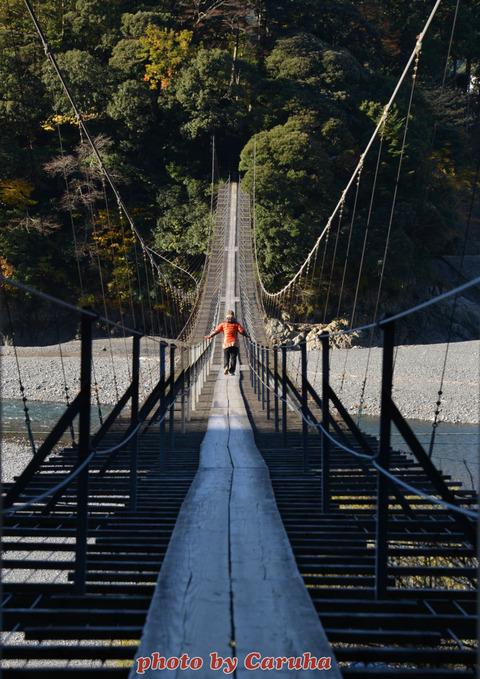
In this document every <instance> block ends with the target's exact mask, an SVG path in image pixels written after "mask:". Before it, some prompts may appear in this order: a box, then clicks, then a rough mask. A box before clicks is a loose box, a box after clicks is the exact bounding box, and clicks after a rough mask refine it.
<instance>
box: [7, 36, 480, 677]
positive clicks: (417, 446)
mask: <svg viewBox="0 0 480 679" xmlns="http://www.w3.org/2000/svg"><path fill="white" fill-rule="evenodd" d="M38 29H39V33H40V36H41V37H42V33H41V29H40V27H39V26H38ZM425 30H426V29H425ZM421 37H422V36H420V37H419V43H420V42H421ZM44 47H45V52H46V55H47V57H48V58H49V59H50V60H51V61H52V63H53V66H54V68H56V69H58V67H57V65H56V62H55V59H54V57H53V55H52V54H51V51H50V48H49V46H48V43H47V42H46V40H44ZM418 53H419V47H418V44H417V47H416V49H415V52H414V53H413V55H412V58H411V60H410V61H409V64H408V66H407V68H406V70H405V73H407V71H408V69H409V68H411V66H412V63H413V62H414V61H415V59H416V58H418ZM60 75H61V74H60ZM404 76H405V74H404ZM64 86H65V87H67V85H66V84H65V83H64ZM393 99H394V96H392V99H391V101H390V102H389V104H388V105H387V106H386V107H385V110H384V113H383V116H382V118H381V120H380V122H379V124H378V127H377V129H376V130H375V132H374V135H373V136H372V140H371V142H370V143H369V145H368V146H367V149H366V152H365V154H364V155H363V156H362V159H361V161H360V163H359V165H358V167H357V169H356V170H355V172H354V174H353V175H352V180H351V181H350V184H349V185H348V187H347V189H346V191H345V192H344V194H343V195H342V199H341V200H340V202H339V204H338V205H337V207H336V208H335V210H334V212H333V215H332V217H331V218H330V220H329V222H328V224H327V227H326V228H325V230H324V232H323V233H322V234H321V236H320V237H319V239H318V240H317V242H316V243H315V246H314V248H313V249H312V251H311V252H310V254H309V256H308V257H307V259H306V260H305V262H304V263H303V264H302V265H301V266H300V267H299V268H298V272H297V274H296V275H295V276H294V277H293V278H292V280H291V281H290V283H289V284H287V285H286V286H285V287H284V289H283V290H281V291H280V292H279V293H269V292H268V291H267V290H266V288H265V287H264V285H263V283H262V282H261V277H260V273H259V270H258V260H257V257H256V241H255V238H254V236H255V224H254V222H255V219H254V214H252V212H251V207H252V196H251V195H249V194H248V193H247V192H245V191H244V190H243V188H242V184H241V182H237V181H233V180H228V181H226V182H224V183H221V184H219V187H218V193H217V196H216V200H215V210H214V211H213V210H212V224H211V233H210V235H209V243H208V257H207V259H206V262H205V265H204V267H203V269H202V273H201V276H200V277H199V278H200V280H197V279H195V278H194V277H193V276H192V275H191V274H190V273H189V272H188V271H184V270H182V273H183V274H185V273H186V274H188V276H189V277H190V278H191V279H192V280H193V281H194V282H195V291H194V292H192V291H191V286H190V291H188V292H185V291H183V290H182V289H181V288H180V286H179V285H178V283H175V282H173V280H172V279H171V278H170V277H169V276H168V275H167V274H166V273H165V272H166V271H170V270H171V269H169V267H171V266H172V267H174V265H173V264H172V262H169V261H168V260H167V259H166V258H165V257H162V256H160V259H161V260H162V262H161V264H159V263H158V258H157V256H156V255H157V253H155V252H154V251H153V250H152V249H151V248H150V247H149V246H147V245H145V243H144V242H143V239H142V236H141V234H140V232H139V230H138V229H137V228H136V226H135V224H134V222H133V220H132V218H131V216H130V214H129V212H128V210H127V208H126V207H125V205H124V203H123V201H122V199H121V196H120V194H119V193H118V189H117V187H116V185H115V183H114V181H113V180H112V178H111V176H110V174H109V172H108V170H107V169H106V167H105V165H104V164H103V160H102V157H101V154H100V153H98V149H97V148H96V144H95V140H93V139H92V138H91V137H90V135H89V134H88V130H87V128H86V127H85V134H86V135H87V137H88V140H89V142H90V143H91V145H92V147H93V149H94V152H95V154H96V155H97V160H98V163H99V167H100V169H101V172H102V176H103V177H104V181H105V182H106V183H111V188H112V190H113V192H114V195H115V197H116V199H117V203H118V205H119V208H120V210H121V211H123V215H124V216H123V219H125V220H126V222H128V223H129V225H130V227H131V229H132V232H133V234H134V236H135V239H136V242H137V243H139V244H141V246H142V254H143V256H144V261H145V262H147V267H146V271H148V269H150V270H151V271H153V272H154V276H156V277H157V279H158V280H160V281H161V282H162V284H163V285H164V289H165V290H166V292H165V297H167V296H168V300H167V301H166V300H165V299H164V298H162V299H157V307H158V308H162V309H163V310H164V311H165V310H166V311H165V314H164V315H165V317H166V318H168V321H167V322H164V323H163V325H160V324H159V325H158V326H157V327H158V332H157V333H152V334H149V335H148V336H147V335H145V333H144V332H143V331H141V330H139V329H138V328H130V327H128V326H127V325H126V324H123V323H122V322H117V321H115V322H114V321H113V320H112V318H110V317H109V314H108V313H107V311H106V310H105V312H104V313H103V315H102V314H101V313H100V312H98V311H97V310H95V309H92V308H90V307H85V308H82V309H80V308H77V307H72V306H71V305H69V304H66V303H65V302H63V301H62V300H61V299H57V298H52V297H50V298H47V296H45V295H40V294H39V300H40V299H41V300H42V303H45V304H51V305H54V306H55V307H56V306H58V308H61V309H63V310H66V311H67V312H68V314H70V315H72V316H73V317H74V318H75V319H76V322H77V324H78V327H79V341H80V344H81V356H80V358H79V361H78V363H79V366H78V376H79V378H78V381H79V384H78V388H77V389H76V394H75V395H74V396H73V397H71V396H70V394H69V392H68V389H67V388H65V392H66V395H67V398H66V407H65V411H64V413H63V415H62V416H61V417H60V418H59V420H58V422H57V424H56V425H55V426H54V427H53V428H52V430H51V431H50V432H49V433H48V435H47V436H45V437H44V439H43V440H42V441H41V442H40V444H39V443H38V442H37V441H33V436H31V439H32V456H31V459H30V460H29V461H28V463H27V464H26V465H25V467H24V468H18V470H16V476H15V478H14V479H12V480H9V481H8V482H5V483H3V487H2V490H3V529H2V549H3V564H2V565H3V578H2V623H3V624H2V630H3V645H2V677H6V678H9V677H12V678H13V677H18V678H20V677H37V678H41V677H49V679H50V678H51V677H66V676H70V675H71V674H73V675H80V674H81V675H87V676H89V677H90V676H92V677H94V676H103V675H105V676H106V675H108V676H116V677H129V678H130V679H132V678H133V677H136V676H156V674H157V673H158V672H162V671H163V672H164V673H165V672H168V673H169V674H170V676H178V677H180V676H190V675H191V674H192V673H193V672H197V673H198V674H197V676H199V677H202V678H203V677H205V678H206V679H207V678H210V677H214V676H220V674H231V675H232V676H234V677H237V679H240V678H241V677H244V676H264V674H263V673H264V672H266V671H267V672H268V671H273V672H276V674H277V675H278V676H280V677H291V676H298V677H304V676H305V677H310V676H317V674H318V672H325V674H326V676H331V677H338V678H340V677H356V678H358V679H363V678H365V679H367V678H370V677H374V676H377V677H378V676H381V677H384V676H390V675H392V676H395V677H400V678H403V677H405V678H417V677H429V678H430V677H431V678H432V679H434V678H435V677H442V678H445V677H447V678H448V677H453V676H455V677H458V676H460V677H462V676H463V677H472V678H473V677H476V676H478V658H477V654H478V636H479V635H478V608H479V600H478V591H477V577H478V556H477V524H478V522H477V511H478V497H477V494H476V492H475V490H469V489H466V488H464V487H463V486H462V484H460V483H458V482H456V481H454V480H452V478H451V477H450V476H448V475H446V474H443V473H442V472H441V471H439V470H438V469H437V467H436V466H435V464H434V463H433V461H432V458H431V455H429V453H428V451H426V450H425V448H424V446H423V445H422V444H421V443H420V442H419V440H418V438H417V436H416V435H415V434H414V432H413V431H412V429H411V427H410V425H409V423H408V422H407V420H406V419H405V418H404V416H403V415H402V413H401V411H400V409H399V407H398V406H397V405H396V403H395V399H394V396H393V385H394V380H395V373H394V364H395V352H396V338H395V329H396V323H397V322H398V320H399V319H400V318H401V317H403V313H401V314H397V316H392V315H391V316H386V317H384V318H382V319H375V322H374V323H373V324H370V325H368V326H366V327H365V328H364V329H366V330H371V331H372V332H373V331H374V330H375V331H376V332H378V333H380V334H381V337H382V342H381V344H382V348H381V352H382V370H381V380H380V384H379V388H378V401H379V404H380V418H379V430H378V435H376V436H371V435H367V434H365V433H364V432H363V431H362V429H361V424H360V423H359V421H358V420H355V419H354V417H353V416H352V414H351V413H350V411H349V409H348V408H347V407H346V406H345V405H344V402H343V391H344V390H345V391H346V390H347V389H348V384H347V385H343V384H342V389H341V390H338V389H337V388H336V387H335V385H334V382H333V381H332V379H331V378H330V368H331V354H332V352H333V351H335V349H333V348H332V344H333V342H332V339H334V338H332V336H331V335H329V334H328V333H327V332H326V331H323V332H322V333H321V334H319V336H318V345H319V354H318V355H319V356H320V366H318V362H317V363H316V364H315V368H313V366H312V365H311V363H312V360H311V352H310V350H309V343H308V342H307V341H306V340H305V338H304V339H303V340H301V341H299V342H297V343H296V344H295V345H293V344H288V345H287V344H281V345H275V344H272V343H271V342H270V341H269V339H268V337H267V333H266V322H267V318H268V317H275V316H278V313H279V311H280V310H281V309H282V308H284V307H286V306H288V300H290V301H292V300H294V299H295V298H297V297H298V295H300V294H301V289H302V285H304V284H305V281H306V280H311V279H312V277H313V275H314V273H315V270H316V263H317V257H318V256H319V247H320V244H321V242H322V238H323V237H324V236H328V234H329V232H330V230H331V226H332V224H333V220H334V218H336V217H337V216H338V214H340V215H341V213H342V210H343V207H344V205H345V199H346V194H347V192H348V190H349V188H350V187H351V186H355V185H356V187H357V191H358V186H359V184H360V174H361V172H362V169H363V167H364V163H365V157H366V154H367V151H368V150H369V148H370V147H371V145H372V143H373V139H374V138H375V136H376V135H377V134H379V133H380V134H381V131H382V127H384V125H385V121H386V119H387V116H388V111H389V108H390V106H391V104H392V102H393ZM72 105H73V106H74V109H75V112H76V115H77V120H78V122H79V126H80V127H82V126H83V125H84V123H83V121H82V117H81V113H80V111H78V109H77V108H76V106H75V102H74V101H73V100H72ZM407 119H408V117H407ZM400 162H401V161H400ZM213 214H214V219H213ZM252 222H253V228H252ZM352 223H353V218H352ZM367 229H368V225H367ZM338 231H340V226H339V228H338ZM365 242H366V241H365ZM387 249H388V240H387V244H386V249H385V253H387ZM385 257H386V254H385ZM347 258H348V250H347ZM137 261H138V258H137ZM322 268H323V266H322ZM345 268H346V264H345ZM177 269H178V267H177ZM344 270H345V269H344ZM179 275H180V274H179ZM137 278H138V280H139V281H143V282H145V281H146V285H147V287H148V292H149V295H147V296H148V297H150V298H151V297H153V295H154V292H153V291H154V288H155V284H154V283H151V282H149V278H148V274H147V273H145V277H144V278H142V276H141V275H138V276H137ZM2 280H3V283H4V304H5V306H6V307H7V305H8V291H9V289H10V288H16V289H19V290H28V292H29V294H32V295H35V294H36V291H34V290H31V289H27V288H26V287H25V286H22V285H20V284H18V283H16V282H15V281H14V280H10V279H6V278H5V277H2ZM177 280H178V279H177ZM478 282H479V281H478V279H475V278H473V279H472V277H470V278H469V279H468V280H466V279H465V280H462V281H461V282H459V285H458V286H457V288H456V289H454V290H450V291H448V292H447V293H444V294H443V295H439V296H438V297H437V298H432V299H430V300H428V301H427V302H425V303H422V304H421V305H420V307H421V308H420V307H419V308H418V309H411V310H409V311H408V313H418V312H419V311H421V310H422V309H423V308H426V307H428V306H429V305H433V304H435V303H438V302H439V301H441V300H442V299H444V298H449V297H452V296H454V295H456V294H457V295H458V294H460V293H461V292H462V291H463V290H473V291H474V290H475V286H478ZM139 296H140V295H139ZM286 300H287V302H286ZM356 302H357V300H356V299H355V305H356ZM327 306H328V298H327ZM105 309H106V307H105ZM227 309H233V310H234V311H235V313H236V315H237V317H238V319H239V320H240V322H241V324H242V325H243V327H244V328H245V329H246V331H247V333H248V335H249V339H248V340H247V339H245V340H244V343H243V345H242V346H241V347H240V355H239V365H238V368H237V373H236V375H234V376H232V375H228V376H227V375H224V366H223V356H222V347H221V342H220V341H219V337H220V336H217V337H215V338H213V339H212V340H210V339H207V338H206V336H208V335H210V334H211V333H212V331H213V330H214V328H215V327H216V326H217V324H218V323H219V322H220V321H221V320H222V319H223V318H224V317H225V314H226V311H227ZM8 315H10V312H9V311H8ZM133 316H134V314H132V316H131V317H133ZM354 316H355V312H354V313H353V314H352V323H351V326H352V327H351V328H349V330H347V331H342V332H341V333H339V334H348V333H349V332H352V331H353V332H355V331H358V328H354V327H353V326H354V323H353V320H354ZM142 320H145V318H143V319H142ZM151 326H152V327H155V325H154V324H153V323H152V324H151ZM169 329H170V330H172V331H173V332H170V333H169V332H168V330H169ZM115 333H121V336H122V340H123V343H124V345H125V358H126V360H127V361H128V383H127V385H126V387H125V389H124V391H123V393H119V392H118V391H117V398H116V402H115V404H114V405H112V407H111V409H110V411H109V412H108V413H105V414H102V415H101V416H100V424H99V425H98V426H93V424H92V413H93V406H94V405H95V403H97V405H99V399H100V396H99V385H98V383H97V376H96V369H95V367H96V362H97V361H98V355H97V354H96V353H95V351H94V339H95V338H98V337H99V336H102V337H104V336H105V337H106V341H105V346H108V344H109V341H110V340H111V339H112V337H113V336H114V334H115ZM147 347H148V348H147ZM61 352H62V349H61V343H59V353H60V355H61ZM62 360H63V357H62ZM345 360H347V359H345ZM17 363H18V372H19V383H20V390H21V393H22V397H23V400H24V403H25V405H26V400H27V399H26V396H25V388H24V385H23V383H22V365H21V359H20V360H18V358H17ZM146 363H148V370H147V371H146V370H145V364H146ZM115 370H116V367H115V361H114V360H113V358H112V371H113V372H115ZM63 372H64V375H65V370H64V371H63ZM345 372H346V371H345V370H344V377H345ZM441 379H442V380H443V374H442V375H441ZM364 386H365V385H364ZM441 393H442V392H441V388H440V390H439V396H438V397H437V398H439V399H440V396H441ZM362 398H363V394H362ZM440 404H441V403H440V401H439V402H437V411H438V409H439V406H440ZM25 410H26V422H27V426H29V422H28V408H26V409H25ZM438 414H439V413H438V412H436V414H435V424H438V423H437V416H438ZM393 428H395V429H396V430H397V431H398V432H399V434H400V435H401V437H402V439H403V441H404V445H403V446H402V450H396V449H395V448H394V446H393V444H392V429H393ZM69 433H70V439H68V434H69ZM405 451H407V452H405ZM252 672H253V674H252ZM185 673H187V674H185Z"/></svg>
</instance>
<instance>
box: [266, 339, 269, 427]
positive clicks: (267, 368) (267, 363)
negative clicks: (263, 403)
mask: <svg viewBox="0 0 480 679" xmlns="http://www.w3.org/2000/svg"><path fill="white" fill-rule="evenodd" d="M265 384H266V388H265V391H266V394H265V395H266V399H267V420H269V419H270V349H269V347H265Z"/></svg>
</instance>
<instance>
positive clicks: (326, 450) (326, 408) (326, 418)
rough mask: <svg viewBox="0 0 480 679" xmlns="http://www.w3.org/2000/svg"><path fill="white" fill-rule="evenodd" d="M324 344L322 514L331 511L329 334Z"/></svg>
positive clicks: (323, 338) (323, 337)
mask: <svg viewBox="0 0 480 679" xmlns="http://www.w3.org/2000/svg"><path fill="white" fill-rule="evenodd" d="M320 340H321V343H322V427H323V431H322V512H328V511H329V509H330V439H329V438H328V433H329V429H330V399H329V393H328V391H329V386H330V341H329V337H328V333H327V334H325V335H321V337H320Z"/></svg>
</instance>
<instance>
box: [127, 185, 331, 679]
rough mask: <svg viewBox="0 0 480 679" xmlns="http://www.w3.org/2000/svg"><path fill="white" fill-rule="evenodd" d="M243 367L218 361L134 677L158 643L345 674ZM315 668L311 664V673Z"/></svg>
mask: <svg viewBox="0 0 480 679" xmlns="http://www.w3.org/2000/svg"><path fill="white" fill-rule="evenodd" d="M229 191H230V203H229V219H228V229H227V232H226V234H225V243H226V247H225V260H224V273H223V279H222V285H223V290H222V292H223V294H222V295H221V300H222V305H221V310H222V311H223V312H224V313H225V311H226V309H227V308H233V309H236V310H237V311H239V307H238V303H239V297H238V295H237V292H238V280H237V272H238V245H237V243H238V235H237V206H238V194H237V185H236V184H232V185H231V186H230V187H229ZM220 337H221V336H218V337H217V338H216V342H217V347H216V352H215V356H216V357H217V361H218V359H219V356H218V354H219V346H218V345H219V344H220V342H219V341H218V340H219V339H220ZM242 367H243V366H241V365H240V366H239V370H238V371H237V375H236V376H230V375H229V376H225V375H224V374H223V367H222V366H221V364H218V363H217V368H219V371H218V377H217V380H216V382H215V387H214V393H213V399H212V408H211V411H210V416H209V419H208V424H207V431H206V434H205V437H204V439H203V441H202V444H201V447H200V461H199V469H198V472H197V474H196V476H195V478H194V481H193V483H192V486H191V487H190V490H189V492H188V494H187V497H186V498H185V501H184V503H183V505H182V507H181V510H180V513H179V515H178V519H177V523H176V525H175V529H174V531H173V534H172V538H171V540H170V543H169V546H168V549H167V552H166V555H165V559H164V562H163V564H162V568H161V570H160V573H159V577H158V581H157V586H156V588H155V593H154V595H153V598H152V603H151V606H150V609H149V612H148V615H147V619H146V623H145V627H144V630H143V635H142V639H141V642H140V646H139V649H138V651H137V656H136V661H135V662H134V666H133V668H132V670H131V673H130V677H132V678H133V677H135V676H138V674H137V670H138V668H139V667H143V666H145V668H146V671H145V676H149V674H151V675H152V676H153V674H154V673H155V674H156V673H157V671H158V670H154V669H151V668H152V664H151V663H152V662H154V660H155V656H153V654H154V653H158V654H159V655H160V656H163V657H166V658H168V657H180V656H181V655H182V654H184V653H187V654H188V656H189V657H190V658H193V657H199V658H201V659H202V660H203V662H204V663H205V664H204V666H203V669H202V677H205V678H207V677H210V676H218V673H217V670H216V669H213V668H211V667H209V666H208V663H209V662H210V658H211V654H212V653H215V654H217V656H218V657H222V658H224V659H225V663H228V662H231V663H233V664H234V665H235V676H236V677H237V678H241V677H243V676H247V675H248V676H251V670H250V669H248V667H247V666H246V662H245V661H246V659H247V658H248V656H249V655H250V654H251V653H258V654H259V655H260V656H261V657H262V658H264V657H269V658H271V657H273V658H300V657H303V654H304V653H306V654H310V656H311V657H312V658H316V659H318V660H319V661H320V659H321V658H325V659H330V660H325V661H324V662H325V663H327V666H328V667H329V666H331V669H330V670H329V676H331V677H334V678H335V677H336V678H339V677H341V674H340V671H339V669H338V668H337V666H336V661H335V658H334V656H333V652H332V649H331V647H330V645H329V643H328V640H327V638H326V635H325V633H324V631H323V628H322V625H321V623H320V620H319V617H318V614H317V612H316V611H315V608H314V606H313V603H312V600H311V598H310V596H309V594H308V592H307V589H306V587H305V585H304V583H303V581H302V579H301V577H300V573H299V571H298V568H297V566H296V563H295V558H294V556H293V552H292V550H291V547H290V543H289V540H288V538H287V535H286V532H285V529H284V527H283V523H282V520H281V518H280V514H279V512H278V509H277V506H276V501H275V497H274V494H273V489H272V485H271V482H270V476H269V471H268V468H267V466H266V464H265V462H264V460H263V458H262V457H261V455H260V453H259V451H258V449H257V447H256V445H255V441H254V436H253V431H252V428H251V425H250V422H249V418H248V415H247V411H246V408H245V403H244V399H243V396H242V392H241V389H240V374H242V372H243V371H242V370H241V368H242ZM227 658H228V659H229V660H227ZM152 659H153V660H152ZM142 663H143V665H142ZM149 664H150V666H149V667H147V665H149ZM283 669H284V671H283V672H282V671H281V670H280V669H279V670H277V672H276V674H277V676H282V675H283V676H285V677H287V676H288V677H290V676H292V671H291V670H289V669H288V668H287V666H286V664H285V667H284V668H283ZM316 673H317V670H315V669H302V677H303V676H304V677H306V678H307V677H309V676H313V675H314V674H315V676H316ZM181 674H182V671H181V670H179V674H178V676H181ZM173 676H175V674H173Z"/></svg>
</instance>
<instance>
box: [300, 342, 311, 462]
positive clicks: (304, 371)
mask: <svg viewBox="0 0 480 679" xmlns="http://www.w3.org/2000/svg"><path fill="white" fill-rule="evenodd" d="M300 356H301V362H302V415H303V417H302V449H303V471H304V473H305V474H306V473H307V472H308V471H309V469H310V464H309V459H308V457H309V456H308V422H307V412H308V389H307V344H306V342H302V343H301V344H300Z"/></svg>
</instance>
